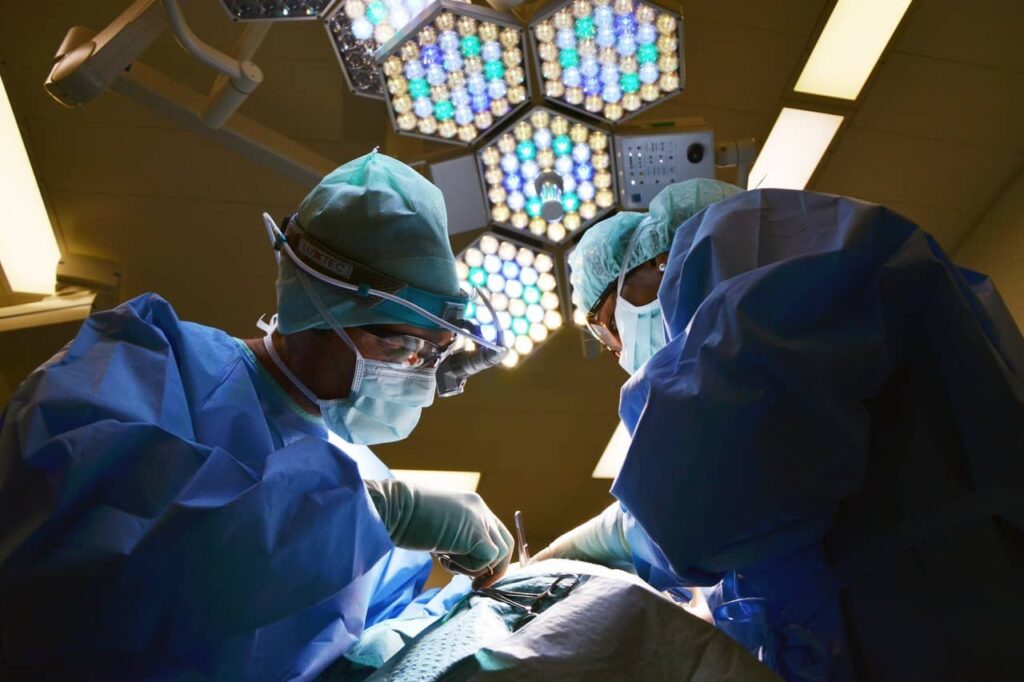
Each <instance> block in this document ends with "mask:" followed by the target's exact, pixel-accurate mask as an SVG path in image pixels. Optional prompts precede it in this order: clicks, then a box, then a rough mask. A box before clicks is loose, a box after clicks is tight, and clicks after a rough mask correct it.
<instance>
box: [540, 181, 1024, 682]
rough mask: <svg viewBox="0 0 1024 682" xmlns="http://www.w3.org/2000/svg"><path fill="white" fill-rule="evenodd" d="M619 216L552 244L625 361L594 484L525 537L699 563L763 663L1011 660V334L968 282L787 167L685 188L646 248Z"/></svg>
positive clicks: (663, 561) (987, 665)
mask: <svg viewBox="0 0 1024 682" xmlns="http://www.w3.org/2000/svg"><path fill="white" fill-rule="evenodd" d="M691 191H692V187H689V188H685V189H684V188H683V186H682V185H674V186H671V187H669V188H667V189H666V190H664V192H663V194H665V195H667V196H671V195H679V194H684V193H685V194H689V193H690V192H691ZM667 196H666V197H663V196H659V197H658V198H657V199H656V200H655V202H654V203H655V204H657V203H660V202H664V201H668V199H667ZM654 212H655V208H654V205H653V204H652V214H654ZM620 220H623V221H625V220H629V219H627V218H621V219H620ZM645 220H646V219H645ZM644 229H649V226H648V225H647V224H645V222H644V220H640V221H635V226H631V225H630V224H623V225H622V226H621V227H620V228H619V229H608V228H606V229H604V230H598V229H597V228H595V229H594V230H592V231H591V232H589V233H587V234H585V235H584V237H583V239H582V240H581V241H580V244H579V247H578V248H577V251H576V254H577V256H576V261H575V263H573V280H574V285H575V286H576V288H577V290H579V291H580V292H582V293H583V296H582V299H583V302H584V304H586V305H588V306H589V310H590V315H589V318H588V319H589V320H590V322H591V325H592V328H594V331H595V335H597V336H598V338H600V339H601V340H603V341H604V342H605V343H606V345H607V346H608V347H609V348H610V349H611V350H614V351H616V352H618V353H619V358H620V362H622V363H623V364H624V366H626V368H627V370H629V371H631V372H632V376H631V377H630V379H629V380H628V381H627V383H626V384H625V386H624V387H623V389H622V395H621V401H620V407H619V412H620V416H621V417H622V419H623V421H624V423H625V424H626V426H627V428H628V429H629V431H630V433H631V435H632V441H631V445H630V448H629V451H628V453H627V456H626V459H625V462H624V464H623V467H622V470H621V471H620V473H619V475H618V477H617V479H616V480H615V483H614V485H613V488H612V492H613V494H614V495H615V497H616V498H617V499H618V502H617V503H616V504H615V505H613V506H612V507H610V508H609V509H607V510H606V511H605V512H603V513H602V514H601V515H599V516H598V517H595V518H594V519H592V520H591V521H589V522H587V523H585V524H583V525H582V526H580V527H578V528H576V529H573V530H571V531H569V532H568V533H566V534H565V535H563V536H562V537H560V538H558V539H557V540H556V541H555V542H554V543H552V545H551V546H550V547H548V548H546V549H545V550H543V551H542V552H540V553H539V554H538V555H537V558H538V559H544V558H550V557H567V558H577V559H586V560H590V561H596V562H599V563H605V564H608V565H619V566H623V567H627V568H628V567H630V564H631V565H632V567H633V568H634V569H635V570H637V572H639V573H640V574H641V575H642V576H644V577H647V578H648V579H650V580H653V581H657V582H658V583H660V584H662V585H667V584H670V583H671V582H672V579H673V578H674V579H675V580H677V581H679V582H680V583H681V584H689V585H704V586H711V585H715V587H714V588H713V589H711V590H709V591H708V595H709V602H710V604H711V606H712V608H713V613H714V615H715V621H716V624H718V625H719V626H720V627H723V629H732V631H733V632H736V629H735V627H734V626H735V625H736V618H737V615H736V614H739V616H738V619H739V620H741V621H742V620H743V618H744V614H745V617H746V619H747V620H746V623H745V625H744V627H743V628H740V629H741V630H743V629H745V630H746V634H749V633H750V632H751V631H753V630H755V629H759V630H760V631H761V633H760V645H761V650H762V651H765V650H767V651H768V655H766V656H765V658H764V659H763V660H765V662H767V663H769V664H770V665H772V666H773V667H775V668H776V669H777V670H778V671H779V672H781V673H782V674H783V676H784V677H785V678H786V679H789V680H821V679H828V680H846V679H865V680H906V679H950V680H952V679H996V678H999V677H1003V676H1005V675H1006V674H1007V672H1006V671H1008V670H1015V669H1018V670H1019V669H1020V666H1021V664H1022V663H1024V654H1022V653H1021V648H1020V646H1019V641H1018V639H1019V637H1018V635H1017V633H1019V631H1020V630H1019V627H1018V626H1017V625H1018V624H1017V617H1016V612H1017V608H1018V607H1020V606H1021V605H1024V457H1021V453H1022V452H1024V339H1022V337H1021V334H1020V331H1019V329H1018V328H1017V326H1016V325H1015V324H1014V322H1013V320H1012V319H1011V318H1010V316H1009V314H1008V312H1007V310H1006V308H1005V306H1004V305H1003V303H1002V301H1001V299H1000V298H999V295H998V293H997V292H996V291H995V289H994V287H993V285H992V283H991V282H990V281H989V280H988V279H987V278H986V277H984V276H983V275H979V274H978V273H974V272H971V271H968V270H965V269H962V268H958V267H957V266H955V265H954V264H953V263H951V262H950V261H949V259H948V258H947V257H946V255H945V254H944V253H943V251H942V249H941V248H940V247H939V246H938V244H937V243H936V242H935V241H934V240H933V239H932V238H931V237H930V236H929V235H927V234H926V233H924V232H922V231H921V230H919V229H918V228H917V227H916V226H915V225H914V224H912V223H911V222H910V221H908V220H907V219H905V218H903V217H902V216H899V215H898V214H895V213H893V212H891V211H889V210H887V209H885V208H883V207H881V206H876V205H872V204H867V203H863V202H859V201H856V200H853V199H847V198H843V197H836V196H829V195H823V194H816V193H813V192H800V191H789V190H757V191H750V192H743V193H740V194H737V195H735V196H732V197H729V198H725V199H724V200H722V201H719V202H716V203H712V204H710V205H707V206H706V207H705V208H704V209H703V210H702V211H700V212H698V213H696V214H695V215H694V216H693V217H691V218H689V219H688V220H686V221H685V222H683V223H682V224H681V225H678V226H677V228H676V229H675V235H674V238H673V239H672V242H671V248H670V249H669V250H668V256H667V259H660V258H659V256H660V255H661V254H659V253H658V252H656V251H650V250H645V249H644V248H643V247H641V249H640V251H637V244H641V245H642V244H643V243H644V241H645V238H644V236H643V234H642V232H641V230H644ZM630 232H632V234H631V235H629V236H628V238H627V237H625V236H623V235H626V234H629V233H630ZM638 233H639V234H638ZM634 237H635V238H634ZM652 257H653V262H652ZM609 264H611V265H609ZM621 264H624V265H621ZM662 264H664V266H665V267H664V272H663V273H661V272H660V271H661V265H662ZM623 273H625V275H624V276H623ZM634 274H636V275H639V276H640V281H641V282H642V283H643V286H642V287H641V289H640V291H634V290H633V289H630V288H627V287H628V286H629V284H630V283H631V279H632V278H633V276H634ZM616 276H618V277H619V280H618V281H614V282H613V279H614V278H615V277H616ZM655 280H657V283H655ZM654 289H656V298H654V297H653V293H652V291H653V290H654ZM627 297H628V298H627ZM624 303H626V304H627V305H626V307H625V311H623V310H620V308H621V307H622V306H623V304H624ZM636 309H639V313H637V312H636ZM646 311H651V315H650V316H653V315H654V314H660V315H661V318H662V320H663V324H664V337H663V338H662V337H659V336H658V334H657V333H656V332H654V331H652V327H653V326H656V325H650V326H645V325H646V323H645V322H644V320H645V318H647V317H648V315H646V314H644V313H645V312H646ZM648 335H650V337H651V339H653V340H649V339H648ZM659 347H660V348H659ZM624 359H625V360H624ZM958 581H967V582H968V583H969V584H970V585H971V587H970V588H969V589H968V590H966V591H965V592H961V593H959V594H955V595H954V592H956V591H955V590H953V589H951V585H953V584H955V583H957V582H958Z"/></svg>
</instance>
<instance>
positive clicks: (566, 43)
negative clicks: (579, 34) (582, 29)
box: [555, 28, 576, 50]
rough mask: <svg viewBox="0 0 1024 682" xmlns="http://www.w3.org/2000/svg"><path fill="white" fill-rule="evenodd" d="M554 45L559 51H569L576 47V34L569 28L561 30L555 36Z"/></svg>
mask: <svg viewBox="0 0 1024 682" xmlns="http://www.w3.org/2000/svg"><path fill="white" fill-rule="evenodd" d="M555 45H557V46H558V49H559V50H571V49H573V48H574V47H576V33H575V32H574V31H573V30H572V29H571V28H562V29H559V30H558V33H556V34H555Z"/></svg>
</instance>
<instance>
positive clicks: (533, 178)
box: [477, 107, 616, 243]
mask: <svg viewBox="0 0 1024 682" xmlns="http://www.w3.org/2000/svg"><path fill="white" fill-rule="evenodd" d="M609 137H610V136H609V134H608V133H607V132H606V131H605V130H602V129H600V128H598V127H597V126H595V125H593V124H587V123H584V122H582V121H580V120H577V119H574V118H572V117H570V116H566V115H564V114H561V113H559V112H557V111H552V110H550V109H546V108H544V107H537V108H535V109H533V110H531V111H530V112H528V113H527V114H525V115H524V116H522V117H521V118H520V119H519V120H518V121H517V122H515V123H514V124H512V125H510V126H508V127H507V128H506V129H505V131H504V132H503V133H502V134H501V135H500V136H499V137H498V138H497V139H496V140H495V141H494V142H492V143H491V144H490V145H488V146H485V147H483V148H482V149H481V150H480V151H479V152H477V159H478V160H479V162H480V172H481V173H482V175H483V178H484V183H485V186H486V190H487V192H486V194H487V201H488V206H489V210H490V215H491V220H492V221H493V222H494V223H496V224H498V225H502V226H504V227H510V228H514V229H517V230H524V231H528V232H529V233H530V234H532V235H533V236H535V237H540V238H542V239H546V240H548V241H550V242H553V243H561V242H562V241H564V240H565V239H567V238H568V237H570V236H572V235H573V234H574V233H576V232H578V231H579V230H581V229H585V228H587V227H589V226H590V225H592V224H593V223H594V222H596V221H597V220H600V219H601V218H603V217H604V216H606V215H608V213H609V212H611V211H612V210H613V209H614V208H615V199H616V193H615V187H614V182H615V169H614V168H613V167H612V156H611V150H610V141H609Z"/></svg>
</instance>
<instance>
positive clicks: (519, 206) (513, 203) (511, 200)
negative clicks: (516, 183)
mask: <svg viewBox="0 0 1024 682" xmlns="http://www.w3.org/2000/svg"><path fill="white" fill-rule="evenodd" d="M515 177H519V176H518V175H517V176H515ZM505 204H506V205H507V206H508V208H509V210H511V211H522V210H523V206H525V205H526V197H524V196H523V193H522V192H509V193H508V197H507V198H506V199H505Z"/></svg>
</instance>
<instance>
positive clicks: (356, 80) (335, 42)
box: [324, 0, 432, 98]
mask: <svg viewBox="0 0 1024 682" xmlns="http://www.w3.org/2000/svg"><path fill="white" fill-rule="evenodd" d="M431 4H432V3H431V2H430V0H342V2H339V3H338V4H336V5H334V6H333V7H332V8H331V10H330V12H328V14H327V16H326V17H325V19H324V25H325V26H326V27H327V33H328V35H329V36H330V39H331V45H332V46H333V47H334V52H335V54H336V55H337V57H338V61H339V62H340V63H341V68H342V72H343V73H344V74H345V79H346V80H347V81H348V85H349V88H350V89H351V90H352V92H354V93H356V94H357V95H366V96H368V97H377V98H382V97H383V96H384V86H383V84H382V81H381V77H380V67H379V66H378V65H377V62H376V60H374V58H373V56H374V53H375V52H376V51H377V49H379V48H380V46H381V45H383V44H384V43H386V42H387V41H388V40H390V39H391V38H392V37H394V35H395V34H396V33H397V32H399V31H401V30H402V29H404V28H405V27H406V26H407V25H408V24H409V22H410V21H411V20H412V19H413V18H414V17H416V16H417V15H418V14H419V13H420V12H422V11H423V10H425V9H427V8H428V7H429V6H430V5H431Z"/></svg>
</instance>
